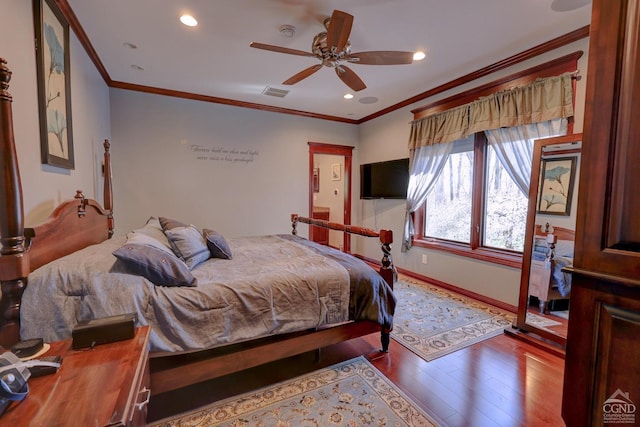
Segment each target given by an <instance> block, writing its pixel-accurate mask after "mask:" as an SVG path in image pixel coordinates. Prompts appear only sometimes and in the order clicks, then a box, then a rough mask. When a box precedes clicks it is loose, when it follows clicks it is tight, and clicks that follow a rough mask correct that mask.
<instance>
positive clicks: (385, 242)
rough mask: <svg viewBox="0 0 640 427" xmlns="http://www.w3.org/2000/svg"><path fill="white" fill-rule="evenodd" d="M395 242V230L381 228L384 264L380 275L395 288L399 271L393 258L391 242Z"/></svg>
mask: <svg viewBox="0 0 640 427" xmlns="http://www.w3.org/2000/svg"><path fill="white" fill-rule="evenodd" d="M392 242H393V231H391V230H381V231H380V243H382V246H381V247H380V248H381V249H382V265H381V266H380V275H381V276H382V278H383V279H384V280H385V282H387V283H388V284H389V286H390V287H391V289H393V284H394V283H395V282H396V281H397V280H398V271H397V270H396V267H395V265H393V261H392V258H391V243H392Z"/></svg>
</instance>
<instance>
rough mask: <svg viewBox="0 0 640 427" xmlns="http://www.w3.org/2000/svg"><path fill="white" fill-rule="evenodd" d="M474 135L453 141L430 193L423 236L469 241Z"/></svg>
mask: <svg viewBox="0 0 640 427" xmlns="http://www.w3.org/2000/svg"><path fill="white" fill-rule="evenodd" d="M473 141H474V138H473V136H472V137H470V138H467V139H463V140H460V141H456V142H454V143H453V144H454V148H453V151H452V152H451V153H450V154H449V158H448V159H447V161H446V163H445V165H444V168H443V169H442V172H441V173H440V176H439V177H438V178H437V180H436V183H435V184H434V185H435V186H434V189H433V190H432V191H431V192H430V193H429V196H428V197H427V202H426V208H425V216H424V233H423V235H424V236H425V237H432V238H438V239H443V240H450V241H454V242H464V243H470V241H471V237H470V236H471V209H472V206H473V146H474V144H473Z"/></svg>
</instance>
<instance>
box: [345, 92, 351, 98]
mask: <svg viewBox="0 0 640 427" xmlns="http://www.w3.org/2000/svg"><path fill="white" fill-rule="evenodd" d="M351 98H353V94H351V93H346V94H345V95H344V99H351Z"/></svg>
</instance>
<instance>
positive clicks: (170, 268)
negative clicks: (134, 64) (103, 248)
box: [113, 243, 196, 286]
mask: <svg viewBox="0 0 640 427" xmlns="http://www.w3.org/2000/svg"><path fill="white" fill-rule="evenodd" d="M113 255H114V256H115V257H116V258H118V260H120V262H122V263H123V264H124V265H125V266H126V268H127V270H128V271H130V272H131V273H132V274H137V275H140V276H142V277H145V278H146V279H148V280H149V281H151V283H153V284H154V285H158V286H196V278H195V277H193V275H192V274H191V271H189V268H188V267H187V265H186V264H185V263H184V262H183V261H182V260H180V259H178V258H177V257H176V256H175V255H173V254H172V253H169V252H168V251H167V250H164V249H160V248H158V247H155V246H149V245H143V244H139V243H126V244H125V245H123V246H121V247H120V248H118V249H116V250H115V251H114V252H113Z"/></svg>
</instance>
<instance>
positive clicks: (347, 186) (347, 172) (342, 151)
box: [308, 141, 354, 253]
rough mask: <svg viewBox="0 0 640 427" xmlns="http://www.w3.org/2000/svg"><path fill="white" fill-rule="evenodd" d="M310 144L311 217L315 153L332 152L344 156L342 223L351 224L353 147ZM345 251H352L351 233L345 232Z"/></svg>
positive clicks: (311, 235) (319, 143) (310, 237)
mask: <svg viewBox="0 0 640 427" xmlns="http://www.w3.org/2000/svg"><path fill="white" fill-rule="evenodd" d="M308 144H309V217H310V218H311V217H312V216H313V165H314V162H313V161H314V155H316V154H331V155H336V156H343V157H344V188H343V190H342V194H343V196H344V215H343V218H342V223H343V224H345V225H348V224H351V176H352V174H351V168H352V158H353V148H354V147H349V146H346V145H336V144H325V143H321V142H311V141H310V142H308ZM312 237H313V226H309V239H311V240H313V239H312ZM343 245H344V251H345V252H347V253H351V235H350V234H349V233H344V238H343Z"/></svg>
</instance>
